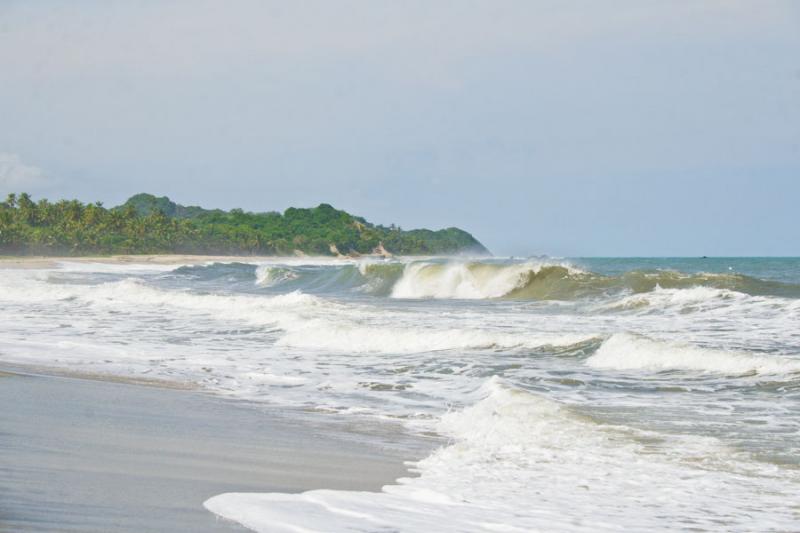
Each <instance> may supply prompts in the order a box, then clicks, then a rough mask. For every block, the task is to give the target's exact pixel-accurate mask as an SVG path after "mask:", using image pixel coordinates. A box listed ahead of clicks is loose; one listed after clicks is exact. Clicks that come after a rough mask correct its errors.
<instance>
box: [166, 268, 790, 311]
mask: <svg viewBox="0 0 800 533" xmlns="http://www.w3.org/2000/svg"><path fill="white" fill-rule="evenodd" d="M172 274H174V275H176V276H184V277H185V276H189V277H192V278H193V279H196V280H199V281H201V282H202V281H216V280H219V279H223V280H225V281H228V282H235V283H240V282H241V283H244V282H250V283H252V282H253V281H255V285H256V286H257V287H260V288H264V289H270V290H301V291H303V292H306V293H330V294H335V293H352V292H358V293H364V294H369V295H373V296H378V297H383V296H389V297H392V298H396V299H506V300H522V301H525V300H549V301H577V300H583V299H600V300H608V299H609V298H611V299H615V300H614V301H613V302H611V303H610V304H607V305H606V310H611V311H614V310H629V309H635V308H642V307H648V306H650V307H658V306H659V304H660V301H663V302H664V303H665V304H667V305H673V304H677V303H681V301H683V303H684V304H687V303H691V302H689V301H688V300H697V299H706V300H709V301H711V300H715V301H721V300H724V299H735V298H737V297H738V296H739V295H750V296H768V297H781V298H789V299H800V285H797V284H791V283H781V282H776V281H767V280H761V279H758V278H754V277H750V276H745V275H742V274H737V273H705V272H701V273H694V274H687V273H682V272H677V271H669V270H655V271H630V272H626V273H623V274H619V275H602V274H598V273H595V272H589V271H586V270H582V269H580V268H577V267H575V266H574V265H571V264H569V263H567V262H557V261H556V262H554V261H547V260H542V261H525V262H519V263H497V262H487V261H472V262H469V261H449V262H442V261H412V262H402V261H371V260H360V261H352V260H351V261H349V262H344V261H340V262H327V263H321V264H317V263H313V262H312V263H309V264H302V263H292V264H288V263H287V264H283V263H267V264H265V263H259V264H247V263H214V264H206V265H195V266H183V267H180V268H177V269H175V270H174V271H173V272H172ZM664 291H672V292H671V293H670V292H664ZM681 291H685V292H681ZM715 291H716V292H715ZM654 294H658V295H659V296H660V297H661V298H660V301H659V298H656V297H650V296H652V295H654ZM644 295H650V296H644ZM667 295H671V296H670V297H669V298H665V296H667ZM666 300H670V301H666Z"/></svg>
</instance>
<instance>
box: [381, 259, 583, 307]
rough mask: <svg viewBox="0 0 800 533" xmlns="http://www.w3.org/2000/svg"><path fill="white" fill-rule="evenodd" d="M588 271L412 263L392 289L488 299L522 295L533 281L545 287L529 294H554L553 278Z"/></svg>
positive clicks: (408, 294)
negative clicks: (551, 283) (552, 288)
mask: <svg viewBox="0 0 800 533" xmlns="http://www.w3.org/2000/svg"><path fill="white" fill-rule="evenodd" d="M583 275H586V273H585V272H583V271H581V270H578V269H576V268H574V267H571V266H569V265H561V264H558V265H552V264H547V263H530V262H528V263H519V264H512V265H500V264H491V263H478V262H473V263H444V264H442V263H411V264H409V265H407V266H406V267H405V270H404V271H403V276H402V278H400V280H399V281H398V282H397V283H396V284H395V286H394V288H393V289H392V294H391V295H392V297H393V298H459V299H487V298H502V297H509V296H510V297H516V296H521V294H520V291H522V290H524V289H525V288H528V287H532V286H533V285H534V284H536V285H538V286H540V287H541V289H542V290H539V291H536V294H533V293H531V294H529V296H530V297H538V298H537V299H545V298H549V297H553V296H555V294H553V293H552V291H550V290H548V287H547V286H548V285H549V284H550V282H551V281H553V280H560V279H565V278H571V279H572V278H574V279H579V278H580V277H581V276H583Z"/></svg>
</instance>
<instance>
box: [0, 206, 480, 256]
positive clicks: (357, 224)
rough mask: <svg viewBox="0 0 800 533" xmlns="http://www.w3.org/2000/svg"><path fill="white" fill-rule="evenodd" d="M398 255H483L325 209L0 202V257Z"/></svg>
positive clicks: (462, 240)
mask: <svg viewBox="0 0 800 533" xmlns="http://www.w3.org/2000/svg"><path fill="white" fill-rule="evenodd" d="M381 243H382V244H383V246H384V248H385V249H386V250H388V251H389V252H391V253H395V254H402V255H428V254H430V255H444V254H457V253H479V254H486V253H488V251H487V250H486V248H484V247H483V245H482V244H481V243H480V242H478V241H477V240H476V239H475V238H474V237H473V236H472V235H470V234H469V233H467V232H465V231H463V230H460V229H458V228H447V229H443V230H439V231H431V230H426V229H420V230H412V231H404V230H402V229H400V228H399V227H396V226H394V225H392V226H389V227H386V226H381V225H374V224H371V223H369V222H367V221H366V220H364V219H363V218H361V217H357V216H353V215H351V214H349V213H347V212H345V211H341V210H338V209H335V208H334V207H332V206H330V205H328V204H320V205H319V206H317V207H313V208H308V209H304V208H295V207H290V208H289V209H287V210H286V211H284V212H283V213H282V214H281V213H278V212H266V213H251V212H245V211H243V210H241V209H232V210H230V211H223V210H220V209H213V210H209V209H203V208H201V207H197V206H183V205H180V204H176V203H175V202H173V201H171V200H170V199H169V198H167V197H156V196H153V195H151V194H144V193H143V194H137V195H135V196H132V197H131V198H130V199H129V200H128V201H126V202H125V203H124V204H122V205H121V206H118V207H114V208H111V209H107V208H105V207H103V205H102V204H101V203H100V202H97V203H93V204H91V203H87V204H84V203H82V202H80V201H78V200H59V201H57V202H50V201H48V200H45V199H42V200H39V201H36V202H34V201H33V199H31V197H30V195H28V194H26V193H22V194H19V195H16V194H9V195H8V197H7V198H6V200H5V202H2V203H0V253H2V254H36V255H87V254H157V253H187V254H254V255H255V254H258V255H287V254H292V253H296V252H303V253H306V254H310V255H330V254H333V253H335V250H338V251H340V252H341V253H345V254H347V253H358V254H364V253H370V252H372V251H373V250H374V249H375V248H376V247H378V246H379V244H381Z"/></svg>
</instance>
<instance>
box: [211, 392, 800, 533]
mask: <svg viewBox="0 0 800 533" xmlns="http://www.w3.org/2000/svg"><path fill="white" fill-rule="evenodd" d="M483 393H484V395H485V397H484V398H483V399H482V400H480V401H478V402H477V403H475V405H473V406H472V407H469V408H466V409H464V410H462V411H454V412H452V413H450V414H447V415H445V416H444V417H443V418H442V420H441V423H440V427H439V429H440V431H441V432H443V433H444V434H445V435H447V436H449V437H451V438H452V439H453V443H452V444H450V445H448V446H446V447H444V448H441V449H439V450H438V451H436V452H435V453H433V454H432V455H431V456H429V457H428V458H426V459H424V460H423V461H421V462H420V463H418V465H417V469H418V470H419V472H420V476H419V477H417V478H409V479H402V480H399V482H398V484H395V485H388V486H385V487H384V488H383V490H382V492H380V493H370V492H348V491H331V490H315V491H309V492H305V493H303V494H279V493H266V494H246V493H230V494H223V495H219V496H215V497H213V498H211V499H209V500H208V501H206V502H205V506H206V508H208V509H209V510H211V511H212V512H214V513H217V514H219V515H221V516H224V517H226V518H229V519H231V520H234V521H237V522H239V523H241V524H243V525H244V526H246V527H248V528H250V529H253V530H255V531H264V532H267V531H269V532H284V531H292V532H298V531H303V532H323V531H381V530H391V531H400V532H414V531H440V532H464V531H514V532H522V531H620V530H642V531H647V530H656V529H662V528H664V527H665V526H669V527H671V526H673V525H675V524H681V525H682V526H683V527H694V528H697V529H705V530H710V531H729V530H741V529H748V528H750V527H751V526H752V524H753V523H758V524H759V525H760V526H763V527H764V529H791V528H792V527H793V524H794V523H795V522H794V520H795V518H796V517H795V511H794V494H795V491H796V490H797V489H798V487H799V485H798V479H797V476H789V477H785V478H783V479H777V480H776V479H772V478H770V477H769V473H770V472H769V471H765V472H763V473H761V474H759V473H755V474H752V473H751V477H749V478H745V477H743V476H741V475H738V473H737V472H736V468H737V461H738V458H737V456H736V454H735V452H732V451H730V450H727V449H725V448H724V447H721V446H719V444H718V442H717V441H715V440H714V439H698V440H696V441H694V442H691V443H688V444H687V443H686V442H683V443H682V444H683V445H684V446H688V447H689V448H690V449H686V452H688V453H685V454H683V455H681V453H683V452H681V453H678V454H664V455H657V454H654V453H653V452H652V451H650V450H648V451H647V453H645V450H644V448H643V446H642V445H641V444H638V442H637V441H636V439H634V438H632V435H630V434H627V433H626V432H625V431H623V430H621V429H616V428H605V427H603V426H602V425H599V424H598V423H596V422H594V421H592V420H591V419H588V418H586V417H585V416H582V415H581V414H579V413H576V412H574V411H573V410H572V409H570V408H569V407H567V406H565V405H562V404H559V403H556V402H552V401H550V400H547V399H545V398H543V397H541V396H537V395H534V394H531V393H528V392H525V391H522V390H519V389H515V388H512V387H508V386H506V385H504V384H503V383H502V382H500V381H499V380H498V379H496V378H493V379H491V380H490V381H489V382H488V383H487V384H486V385H485V386H484V388H483ZM698 456H701V457H702V456H721V457H722V458H723V461H721V462H710V463H709V462H705V463H703V462H698ZM709 465H716V467H719V468H716V467H714V466H709ZM766 489H768V490H766ZM748 501H753V502H755V501H757V502H758V505H753V506H744V507H743V506H742V502H748ZM711 508H713V509H714V512H713V514H709V511H708V509H711Z"/></svg>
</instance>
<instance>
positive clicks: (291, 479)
mask: <svg viewBox="0 0 800 533" xmlns="http://www.w3.org/2000/svg"><path fill="white" fill-rule="evenodd" d="M87 378H88V379H87ZM0 401H3V402H4V404H5V405H13V406H14V409H7V410H4V411H3V412H2V414H0V427H3V433H4V435H3V437H4V438H3V439H2V441H0V458H2V461H0V465H1V466H0V471H1V472H2V475H1V476H0V493H2V494H3V495H4V496H3V498H2V500H0V532H4V533H5V532H11V531H63V532H67V531H82V532H100V531H104V532H117V533H121V532H134V531H135V532H148V531H153V532H156V531H196V532H199V533H201V532H206V531H207V532H222V531H245V530H244V529H243V528H242V527H240V526H238V525H236V524H234V523H232V522H228V521H225V520H221V519H219V518H218V517H216V516H215V515H213V514H212V513H211V512H209V511H207V510H206V509H205V508H204V507H203V502H205V501H206V500H207V499H208V498H211V497H213V496H216V495H219V494H222V493H225V492H284V493H298V492H304V491H307V490H313V489H320V488H328V489H342V490H363V491H378V490H380V488H381V487H382V486H383V485H386V484H390V483H393V482H394V480H395V479H397V478H398V477H407V476H408V475H409V472H408V468H407V466H406V465H405V463H406V461H410V460H416V459H419V458H421V457H423V456H424V455H426V454H427V453H428V452H429V451H430V449H431V448H432V447H433V445H434V443H433V441H425V440H422V439H420V438H418V437H413V436H411V435H408V434H407V433H405V432H404V431H403V430H402V429H401V428H400V426H399V425H398V426H392V425H388V424H376V423H372V422H365V421H363V420H354V419H349V418H346V417H339V416H336V415H330V414H321V413H315V412H311V411H299V410H289V409H280V408H275V407H272V406H268V405H264V404H253V403H249V402H244V401H240V400H231V399H227V398H222V397H218V396H215V395H213V394H208V393H204V392H202V391H199V390H186V389H184V390H177V389H176V388H174V387H169V386H167V387H164V386H163V384H161V383H131V382H128V381H125V380H123V379H111V380H108V379H102V376H75V375H64V374H62V375H54V374H39V373H30V372H28V371H25V370H21V369H20V368H19V367H14V366H11V365H0Z"/></svg>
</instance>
